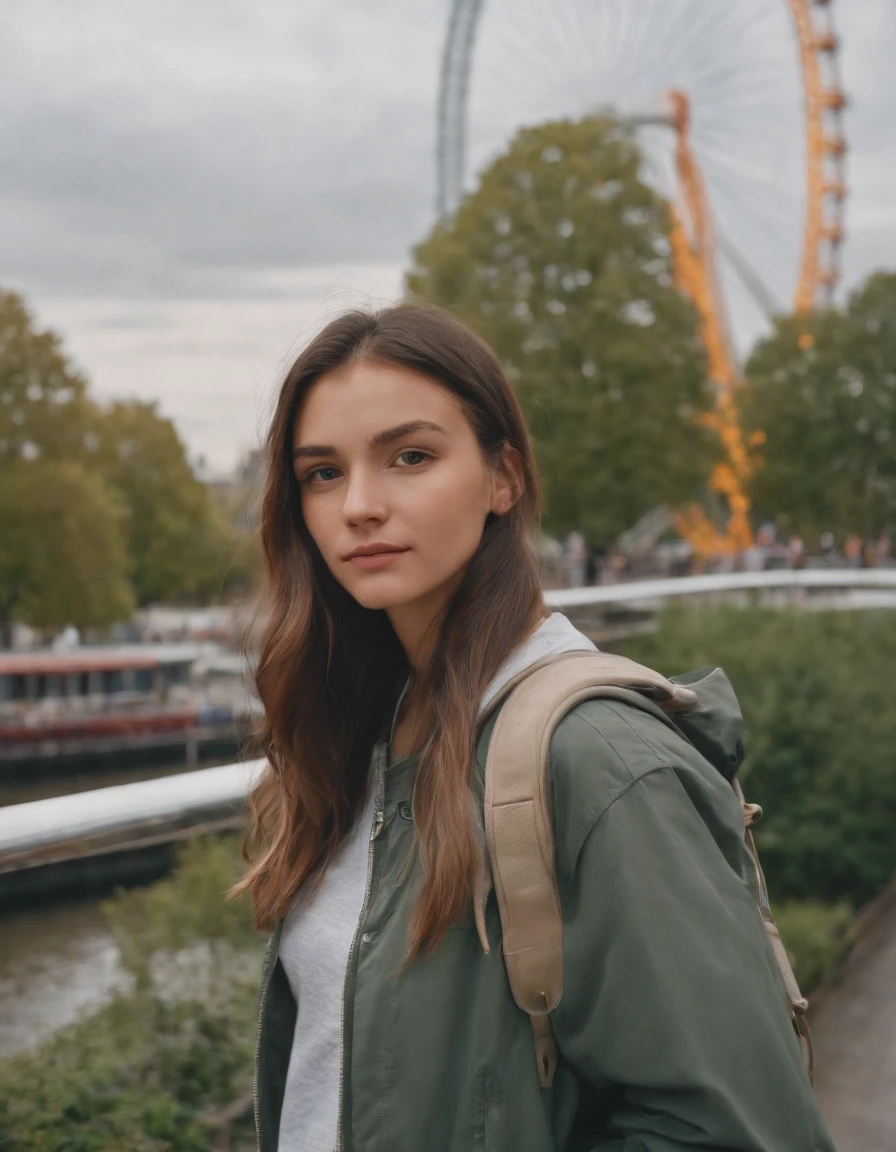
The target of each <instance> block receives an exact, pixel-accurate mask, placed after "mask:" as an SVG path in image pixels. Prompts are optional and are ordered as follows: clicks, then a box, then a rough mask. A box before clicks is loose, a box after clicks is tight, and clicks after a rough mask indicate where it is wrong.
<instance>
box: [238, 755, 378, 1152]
mask: <svg viewBox="0 0 896 1152" xmlns="http://www.w3.org/2000/svg"><path fill="white" fill-rule="evenodd" d="M385 759H386V751H385V748H379V749H378V750H377V758H376V793H375V795H374V800H373V827H372V828H371V829H370V840H369V841H368V846H367V885H366V887H365V889H364V903H363V904H362V905H361V915H360V916H359V917H358V926H357V928H356V929H355V935H354V937H353V939H352V946H351V948H350V949H349V954H348V964H347V965H346V969H345V989H344V991H343V995H342V1022H341V1026H340V1040H339V1051H340V1062H339V1124H338V1127H337V1130H336V1152H343V1149H344V1147H345V1145H344V1142H343V1139H344V1138H343V1131H342V1116H343V1110H344V1106H345V1057H346V1052H345V1002H346V998H347V995H348V980H349V973H350V972H351V968H352V962H353V961H354V958H355V953H356V951H357V948H358V941H359V940H360V938H361V931H362V929H363V927H364V921H365V920H366V919H367V909H368V905H369V904H370V890H371V887H372V881H373V855H374V843H375V841H376V839H377V837H378V836H379V834H380V833H381V832H382V830H383V824H384V821H385V817H384V813H383V808H384V806H385ZM259 1152H260V1150H259Z"/></svg>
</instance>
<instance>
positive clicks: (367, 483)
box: [342, 469, 387, 524]
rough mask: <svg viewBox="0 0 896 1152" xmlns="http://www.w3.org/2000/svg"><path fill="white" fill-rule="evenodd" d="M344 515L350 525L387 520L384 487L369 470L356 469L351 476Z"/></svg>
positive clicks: (343, 506) (347, 487)
mask: <svg viewBox="0 0 896 1152" xmlns="http://www.w3.org/2000/svg"><path fill="white" fill-rule="evenodd" d="M342 514H343V516H344V517H345V519H346V520H347V521H348V522H349V523H350V524H358V523H363V522H364V521H367V520H385V519H386V515H387V512H386V503H385V500H384V494H383V491H382V486H381V485H380V483H379V482H378V480H377V477H375V476H374V475H372V474H371V473H370V471H369V470H367V469H355V470H353V471H352V472H351V473H350V474H349V478H348V483H347V485H346V487H345V501H344V503H343V505H342Z"/></svg>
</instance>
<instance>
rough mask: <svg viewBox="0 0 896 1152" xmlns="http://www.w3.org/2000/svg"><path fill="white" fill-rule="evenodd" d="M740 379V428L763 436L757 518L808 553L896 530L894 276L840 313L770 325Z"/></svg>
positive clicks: (754, 490) (755, 493)
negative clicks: (796, 537)
mask: <svg viewBox="0 0 896 1152" xmlns="http://www.w3.org/2000/svg"><path fill="white" fill-rule="evenodd" d="M806 335H811V337H812V346H811V347H801V337H805V336H806ZM802 343H803V344H805V343H806V341H805V339H803V340H802ZM747 378H748V386H747V387H746V388H745V389H744V392H743V396H742V404H741V407H742V412H743V419H744V424H745V426H746V427H747V428H748V429H749V430H750V431H755V430H762V431H764V432H765V434H766V443H765V446H764V449H763V456H764V460H765V463H764V466H763V467H762V468H761V469H760V470H759V471H758V472H757V473H756V475H755V477H754V478H753V481H752V485H751V493H750V494H751V497H752V500H753V502H754V505H755V507H756V509H757V512H758V513H759V515H761V516H763V517H765V518H768V519H772V520H775V519H777V520H779V521H781V522H782V526H785V527H787V528H790V529H793V530H796V531H798V532H800V533H801V534H802V535H803V536H805V538H806V539H807V541H809V543H810V544H811V543H813V542H815V541H817V539H818V536H819V534H820V533H821V532H824V531H831V532H834V533H835V535H837V536H839V537H842V536H845V535H847V534H849V533H852V532H859V533H861V534H863V535H872V534H877V533H878V532H880V531H882V530H883V529H885V528H888V527H892V526H896V273H884V272H881V273H878V274H876V275H874V276H872V277H871V278H870V279H869V280H868V281H867V282H866V283H865V284H864V285H863V286H862V287H861V288H860V289H858V291H856V292H855V293H854V294H853V295H852V296H851V297H850V299H849V301H848V303H847V305H846V307H845V308H844V309H842V310H839V309H832V310H831V311H829V312H827V313H824V314H823V315H821V316H820V317H818V318H817V319H815V320H813V321H806V319H805V318H802V317H787V318H784V319H781V320H780V321H778V323H777V324H776V326H775V330H774V332H773V333H772V335H771V336H770V337H769V339H767V340H765V341H764V342H763V343H762V344H760V345H759V346H758V347H757V349H756V350H755V352H754V353H753V355H752V357H751V358H750V361H749V363H748V365H747Z"/></svg>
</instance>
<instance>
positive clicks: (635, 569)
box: [540, 523, 896, 588]
mask: <svg viewBox="0 0 896 1152" xmlns="http://www.w3.org/2000/svg"><path fill="white" fill-rule="evenodd" d="M540 551H541V559H542V572H543V582H544V585H545V587H548V588H582V587H586V586H589V585H594V584H617V583H620V582H622V581H627V580H638V579H649V578H650V577H666V576H693V575H698V574H701V573H713V572H765V571H771V570H774V569H799V568H887V567H896V556H894V554H893V547H892V541H891V538H890V534H889V532H886V531H884V532H881V533H879V534H878V535H877V536H862V535H861V534H860V533H858V532H853V533H850V534H849V535H848V536H846V537H844V538H842V539H841V540H838V539H837V537H836V536H835V535H834V533H833V532H823V533H822V534H821V536H820V537H819V539H818V541H817V543H814V544H813V545H810V544H809V543H807V541H806V540H805V539H804V538H803V537H802V536H800V535H798V534H797V533H791V534H790V535H789V536H787V537H786V538H785V537H783V536H780V535H779V534H778V531H777V529H776V527H775V525H774V524H772V523H766V524H763V525H762V526H761V527H760V528H759V530H758V531H757V533H756V538H755V540H754V542H753V543H752V544H751V545H750V547H749V548H746V549H744V550H743V551H741V552H738V553H733V554H730V555H721V556H718V557H715V558H712V559H706V558H703V557H700V556H697V555H696V554H695V553H694V551H693V549H692V548H691V547H690V545H689V544H688V543H687V541H686V540H681V539H677V540H672V541H664V542H661V543H658V544H657V545H656V546H655V547H654V548H652V549H651V550H650V552H649V553H646V554H645V553H641V554H639V555H637V556H635V555H631V554H629V553H628V552H626V550H624V549H622V548H611V549H609V550H606V551H600V550H597V549H589V548H588V546H587V542H586V540H585V537H584V536H583V535H582V534H581V533H580V532H575V531H574V532H570V533H569V534H568V535H567V536H566V537H565V539H564V540H563V541H554V540H550V539H547V538H545V540H544V541H543V543H542V546H541V549H540Z"/></svg>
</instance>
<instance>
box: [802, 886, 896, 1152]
mask: <svg viewBox="0 0 896 1152" xmlns="http://www.w3.org/2000/svg"><path fill="white" fill-rule="evenodd" d="M894 978H896V886H894V887H892V888H891V889H889V891H888V892H887V893H885V894H884V896H883V897H882V898H881V901H880V902H879V904H878V906H877V907H876V908H875V909H873V910H872V915H871V918H870V921H869V922H868V923H867V925H866V927H865V928H864V930H863V931H862V932H861V935H860V938H859V942H858V943H857V945H856V947H855V949H854V950H853V953H852V955H851V956H850V958H849V960H848V962H847V964H846V968H845V970H844V973H843V979H842V980H841V982H840V984H839V985H838V987H837V988H836V989H834V990H832V991H830V992H829V993H827V994H826V995H824V996H823V998H822V1000H821V1002H820V1004H819V1007H818V1010H817V1012H814V1013H813V1016H812V1034H813V1037H814V1039H815V1059H816V1066H817V1072H816V1078H815V1087H816V1091H817V1093H818V1098H819V1101H820V1102H821V1108H822V1112H823V1113H824V1117H825V1120H826V1121H827V1123H828V1127H829V1128H830V1130H831V1135H832V1136H833V1137H834V1143H835V1144H836V1146H837V1152H894V1150H896V994H894Z"/></svg>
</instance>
